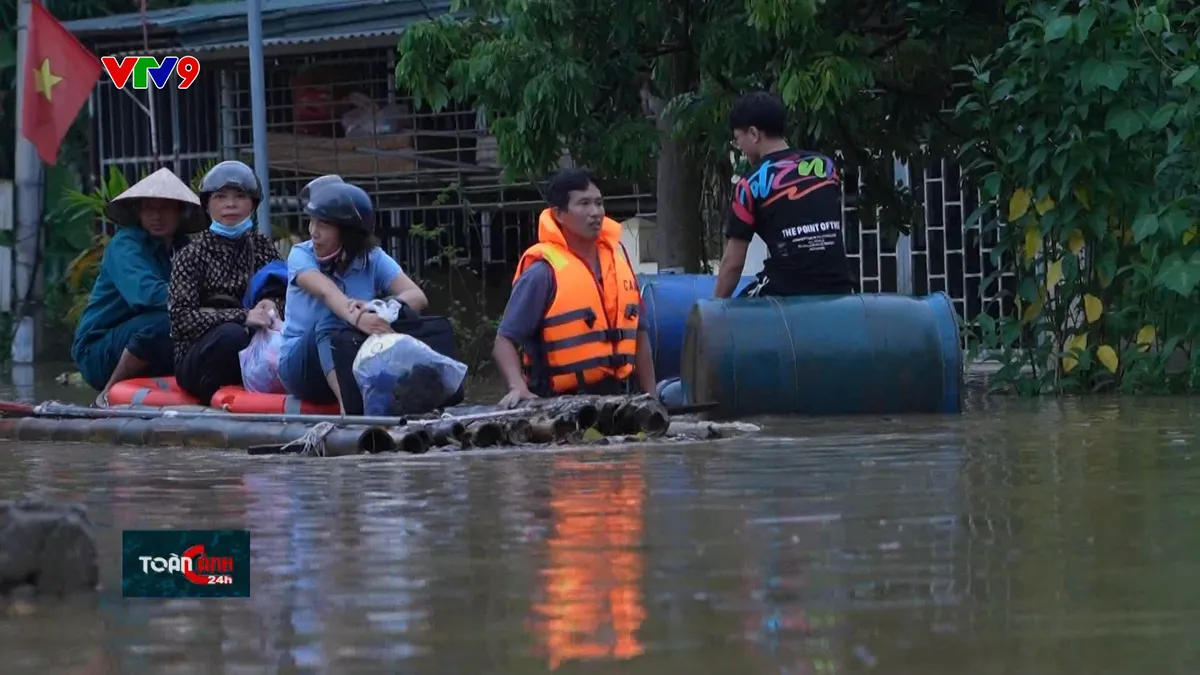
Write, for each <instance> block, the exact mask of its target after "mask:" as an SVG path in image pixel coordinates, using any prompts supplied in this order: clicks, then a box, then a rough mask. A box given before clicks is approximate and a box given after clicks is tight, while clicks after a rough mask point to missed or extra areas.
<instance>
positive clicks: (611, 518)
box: [533, 455, 646, 669]
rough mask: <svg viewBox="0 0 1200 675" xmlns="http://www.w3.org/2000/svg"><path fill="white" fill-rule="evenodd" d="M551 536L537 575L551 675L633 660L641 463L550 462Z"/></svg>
mask: <svg viewBox="0 0 1200 675" xmlns="http://www.w3.org/2000/svg"><path fill="white" fill-rule="evenodd" d="M550 492H551V497H550V509H551V512H552V516H551V517H552V519H553V527H554V533H553V534H552V535H551V536H550V538H549V540H548V541H547V542H546V546H547V549H548V552H547V560H546V564H545V566H544V567H543V568H542V570H541V573H540V575H539V577H540V580H541V588H540V592H539V596H540V597H539V600H538V601H537V602H536V603H535V604H534V606H533V612H534V618H533V626H534V632H535V634H536V635H537V637H538V644H539V648H540V652H541V653H542V655H544V656H545V657H546V660H547V663H548V664H549V666H550V668H551V669H557V668H558V667H559V666H561V665H562V664H563V663H564V662H566V661H587V660H595V659H618V660H624V659H630V658H633V657H635V656H639V655H641V654H642V652H643V651H644V648H643V646H642V643H641V642H640V641H639V640H638V631H639V630H640V629H641V626H642V622H643V621H644V620H645V619H646V610H645V608H644V607H643V606H642V590H641V585H642V574H643V571H644V562H643V560H642V554H641V551H640V547H641V544H642V529H643V517H644V515H643V510H642V506H643V500H644V498H645V497H644V492H645V484H644V482H643V479H642V473H641V467H640V462H639V461H637V460H624V461H600V462H581V461H577V460H575V459H572V458H570V457H568V456H565V455H559V456H556V457H555V458H554V460H553V476H552V478H551V486H550Z"/></svg>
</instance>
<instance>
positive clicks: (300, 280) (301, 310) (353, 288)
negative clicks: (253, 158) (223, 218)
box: [279, 176, 429, 414]
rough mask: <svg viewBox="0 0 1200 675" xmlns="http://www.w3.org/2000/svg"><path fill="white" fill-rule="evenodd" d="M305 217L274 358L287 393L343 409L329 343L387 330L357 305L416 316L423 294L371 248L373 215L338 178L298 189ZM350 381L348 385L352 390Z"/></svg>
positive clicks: (362, 196) (375, 245) (291, 260)
mask: <svg viewBox="0 0 1200 675" xmlns="http://www.w3.org/2000/svg"><path fill="white" fill-rule="evenodd" d="M300 195H301V198H302V199H303V201H304V212H305V213H306V214H308V216H309V218H311V220H310V222H309V227H308V231H309V234H310V235H311V236H312V238H311V239H310V240H309V241H306V242H304V243H302V244H297V245H296V246H294V247H292V251H291V253H290V254H289V255H288V290H287V294H288V316H287V322H286V323H285V325H284V329H283V346H282V347H281V348H280V353H279V379H280V380H281V381H282V382H283V386H284V388H285V389H287V392H288V393H289V394H291V395H292V396H295V397H296V398H299V399H301V400H304V401H311V402H314V403H332V402H333V401H335V400H336V401H338V403H339V404H341V405H342V412H343V413H347V414H362V410H361V400H362V397H361V395H359V396H355V397H353V399H354V400H357V401H358V402H359V403H358V405H357V408H358V409H357V410H353V409H348V408H347V406H346V402H345V401H344V400H343V396H342V394H343V391H342V388H343V387H342V386H340V385H339V382H338V377H337V374H336V372H335V371H334V364H333V355H332V346H331V343H332V340H333V336H334V335H336V334H337V333H338V331H340V330H342V329H344V328H347V327H349V326H353V327H355V328H357V329H358V330H361V331H363V332H365V333H370V334H377V333H391V332H393V330H392V327H391V326H390V325H389V324H388V322H387V321H384V320H383V319H382V318H381V317H380V316H379V315H377V314H375V313H373V312H371V311H368V310H365V309H364V304H365V303H366V302H368V301H370V300H373V299H375V298H377V297H380V296H383V295H390V296H392V297H395V298H396V299H397V300H399V301H400V302H401V303H403V304H404V305H407V306H408V307H410V308H412V309H413V310H415V311H417V312H420V311H421V310H423V309H425V307H426V305H428V304H429V301H428V300H427V299H426V298H425V293H424V292H423V291H422V290H421V289H420V287H418V286H417V285H416V283H414V282H413V280H412V279H410V278H409V277H408V275H406V274H405V273H404V271H403V270H402V269H400V265H399V264H398V263H397V262H396V261H395V260H394V259H393V258H392V257H391V256H389V255H388V254H387V253H385V252H384V251H383V249H381V248H380V247H379V242H378V241H377V240H376V239H375V236H374V231H375V211H374V208H373V207H372V205H371V198H370V197H369V196H368V195H367V193H366V192H364V191H363V190H362V189H361V188H359V187H358V186H355V185H350V184H349V183H345V182H343V181H342V179H341V178H340V177H338V176H321V177H320V178H317V179H315V180H313V181H312V182H311V183H309V184H308V185H306V186H305V187H304V189H303V190H301V192H300ZM341 384H342V385H345V384H346V383H341ZM356 386H357V385H356V384H355V383H354V382H350V383H348V387H356Z"/></svg>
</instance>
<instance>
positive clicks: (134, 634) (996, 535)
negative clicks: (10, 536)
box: [0, 385, 1200, 675]
mask: <svg viewBox="0 0 1200 675" xmlns="http://www.w3.org/2000/svg"><path fill="white" fill-rule="evenodd" d="M44 390H45V392H46V393H44V394H43V395H46V396H54V397H59V398H62V397H64V395H63V394H61V393H57V394H56V393H51V387H50V386H49V385H46V386H45V388H44ZM0 394H3V396H0V398H2V397H5V396H12V395H13V394H14V392H12V391H0ZM1198 412H1200V404H1198V403H1197V401H1195V400H1189V399H1124V400H1117V399H1105V400H1101V399H1095V400H1085V401H1065V402H1060V401H1039V402H1022V401H1012V400H998V401H997V400H992V401H990V402H985V403H978V402H976V403H975V404H974V405H973V406H972V410H971V411H970V412H968V413H967V414H965V415H963V416H961V417H911V418H888V419H882V418H860V419H832V420H830V419H825V420H787V421H767V422H765V430H764V433H763V434H762V436H761V437H759V438H754V439H730V440H722V441H715V442H705V443H693V444H690V445H678V446H670V445H646V446H640V447H629V448H609V449H590V450H579V451H569V452H552V453H550V452H542V453H531V452H523V453H517V452H495V453H490V454H486V455H474V456H464V455H443V456H438V457H423V458H403V457H397V456H390V457H383V456H373V457H364V458H342V459H300V458H281V457H248V456H246V455H245V454H244V453H240V452H232V451H231V452H212V451H207V452H206V451H186V452H184V451H172V450H170V449H152V448H145V449H143V448H114V447H103V446H86V445H52V444H17V443H6V444H0V494H3V495H5V496H6V497H9V498H11V497H17V496H22V495H25V496H35V497H41V498H45V499H50V500H62V501H79V502H82V503H84V504H86V505H87V507H88V509H89V510H90V514H91V518H92V520H93V522H94V523H95V525H96V527H97V533H98V536H99V538H100V547H101V555H102V562H101V578H102V581H103V584H104V588H103V589H102V590H101V592H100V593H99V594H98V596H97V597H96V598H95V599H92V600H82V601H73V602H68V603H40V604H36V605H29V604H25V603H15V604H13V603H9V604H7V605H4V604H0V658H2V659H3V664H2V665H0V673H4V674H5V675H9V674H12V673H36V674H38V675H50V674H55V675H57V674H58V673H77V674H84V673H87V674H101V673H104V674H113V675H116V674H121V675H125V674H129V673H170V674H173V673H180V674H183V673H189V674H190V673H329V674H336V675H341V674H346V675H359V674H363V675H366V674H374V673H379V674H384V673H387V674H391V673H420V674H425V673H434V674H445V675H476V674H485V673H540V672H548V671H555V672H559V673H647V674H650V673H653V674H655V675H662V674H675V673H678V674H680V675H696V674H706V673H712V674H713V675H741V674H743V673H745V674H749V673H755V674H757V673H770V674H772V675H776V674H778V675H785V674H786V675H801V674H813V675H816V674H822V675H828V674H832V673H886V674H889V675H908V674H912V675H960V674H961V675H992V674H1006V675H1007V674H1013V675H1079V674H1087V675H1098V674H1114V675H1115V674H1129V675H1147V674H1151V673H1152V674H1154V675H1163V674H1166V673H1180V674H1187V675H1195V674H1196V673H1200V639H1198V638H1197V636H1198V635H1200V590H1197V589H1200V456H1198V454H1197V451H1198V449H1200V448H1198V447H1197V443H1198V442H1200V439H1198V438H1197V434H1196V430H1197V422H1196V420H1197V413H1198ZM153 528H192V529H205V528H238V529H240V528H248V529H249V530H250V531H251V534H252V550H253V559H252V574H251V579H252V581H251V584H252V586H251V588H252V591H251V594H252V595H251V598H250V599H248V600H173V601H156V600H123V599H122V598H121V597H120V560H119V548H120V533H121V530H122V529H153Z"/></svg>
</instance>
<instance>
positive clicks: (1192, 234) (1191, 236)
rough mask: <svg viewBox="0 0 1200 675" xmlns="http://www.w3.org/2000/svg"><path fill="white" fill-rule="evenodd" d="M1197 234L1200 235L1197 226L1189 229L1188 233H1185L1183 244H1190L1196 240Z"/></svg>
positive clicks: (1199, 229)
mask: <svg viewBox="0 0 1200 675" xmlns="http://www.w3.org/2000/svg"><path fill="white" fill-rule="evenodd" d="M1197 234H1200V228H1198V227H1197V226H1195V225H1193V226H1191V227H1189V228H1188V229H1187V232H1184V233H1183V243H1184V244H1190V243H1191V242H1192V240H1193V239H1195V238H1196V235H1197Z"/></svg>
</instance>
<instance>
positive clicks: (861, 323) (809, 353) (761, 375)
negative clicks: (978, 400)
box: [681, 293, 963, 417]
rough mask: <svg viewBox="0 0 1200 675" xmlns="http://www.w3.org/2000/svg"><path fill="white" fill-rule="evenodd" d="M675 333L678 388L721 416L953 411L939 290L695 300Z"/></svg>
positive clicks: (958, 389)
mask: <svg viewBox="0 0 1200 675" xmlns="http://www.w3.org/2000/svg"><path fill="white" fill-rule="evenodd" d="M685 333H686V334H685V337H684V348H683V357H682V373H681V378H682V381H683V395H684V398H685V399H686V400H688V401H690V402H695V403H714V402H715V403H717V404H718V408H717V411H716V412H717V414H718V415H721V416H729V417H734V416H745V415H794V414H805V415H847V414H859V413H874V414H896V413H960V412H962V391H963V387H962V372H963V363H962V361H963V357H962V349H961V347H960V346H959V331H958V319H957V315H956V314H955V311H954V306H953V305H952V304H951V303H950V298H948V297H947V296H946V294H945V293H935V294H933V295H930V296H927V297H923V298H915V297H911V296H907V295H894V294H863V295H846V296H813V297H797V298H735V299H732V300H701V301H699V302H698V303H697V304H696V305H695V307H694V308H693V309H692V312H691V314H689V316H688V320H687V328H686V331H685Z"/></svg>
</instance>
